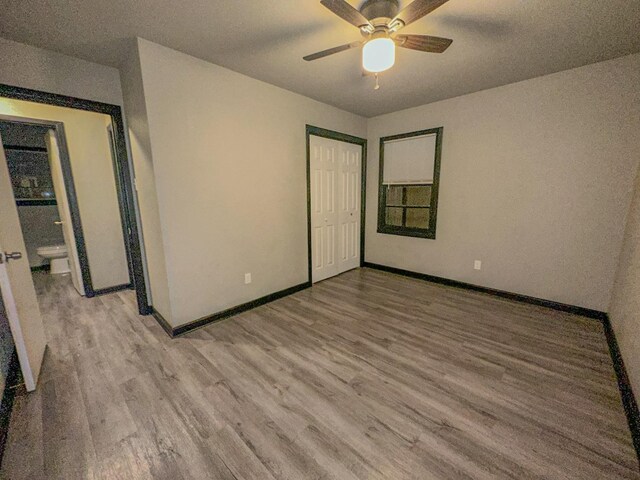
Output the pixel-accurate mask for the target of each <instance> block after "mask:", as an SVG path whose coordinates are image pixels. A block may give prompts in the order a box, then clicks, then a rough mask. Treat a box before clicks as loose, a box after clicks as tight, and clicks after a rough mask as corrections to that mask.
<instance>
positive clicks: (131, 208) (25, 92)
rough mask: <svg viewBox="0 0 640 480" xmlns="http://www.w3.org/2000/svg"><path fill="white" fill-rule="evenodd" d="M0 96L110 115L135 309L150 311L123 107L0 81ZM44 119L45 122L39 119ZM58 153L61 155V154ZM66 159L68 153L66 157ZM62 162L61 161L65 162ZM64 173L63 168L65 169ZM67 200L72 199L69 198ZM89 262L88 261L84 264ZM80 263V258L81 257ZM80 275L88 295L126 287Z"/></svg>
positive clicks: (141, 311) (143, 312) (62, 139)
mask: <svg viewBox="0 0 640 480" xmlns="http://www.w3.org/2000/svg"><path fill="white" fill-rule="evenodd" d="M0 97H4V98H11V99H14V100H25V101H28V102H35V103H43V104H46V105H53V106H57V107H66V108H74V109H76V110H85V111H89V112H96V113H102V114H105V115H109V116H110V117H111V124H112V125H113V134H114V135H113V136H114V143H115V154H116V158H117V161H118V166H119V167H120V172H121V178H120V177H118V176H116V179H115V181H116V187H117V189H118V192H119V194H120V193H121V194H122V198H123V199H124V201H125V205H121V206H120V208H121V213H122V215H121V216H122V221H123V222H124V223H125V224H126V226H127V230H128V236H126V237H125V241H126V243H127V244H128V247H129V251H130V252H131V263H132V267H133V273H134V274H133V278H132V279H131V280H132V282H133V285H134V287H135V290H136V299H137V302H138V311H139V313H140V314H141V315H149V314H150V313H151V310H152V308H151V305H149V299H148V298H147V289H146V284H145V280H144V267H143V260H142V247H141V243H140V242H141V239H140V235H139V231H138V222H137V219H136V210H135V200H134V198H135V192H134V188H133V178H134V175H133V171H132V167H131V165H130V163H129V155H128V152H127V144H126V136H125V130H124V119H123V115H122V108H121V107H120V106H118V105H112V104H109V103H102V102H96V101H93V100H84V99H81V98H75V97H68V96H66V95H59V94H56V93H48V92H41V91H39V90H31V89H29V88H22V87H16V86H12V85H6V84H2V83H0ZM39 123H46V122H39ZM52 123H60V122H52ZM60 127H62V130H60V131H61V132H64V127H63V126H62V125H60ZM58 137H59V138H58V140H59V141H60V142H61V144H64V148H61V150H66V148H67V146H66V139H65V137H64V134H62V135H58ZM61 156H64V154H62V155H61ZM67 160H68V157H67ZM64 163H65V162H63V164H64ZM64 173H65V176H66V173H67V172H66V171H65V172H64ZM70 203H72V202H71V199H70ZM70 208H71V210H72V218H73V217H74V215H73V210H74V209H77V203H75V205H72V206H70ZM77 213H78V215H77V218H78V221H79V219H80V216H79V210H78V211H77ZM75 226H76V225H75V221H74V229H75ZM80 241H81V240H80V239H79V238H78V236H77V235H76V243H78V257H80V258H81V257H82V256H81V254H80V251H81V250H82V251H83V252H84V255H85V261H86V259H87V258H86V248H85V245H84V239H82V245H79V244H80ZM87 265H88V264H87ZM81 266H82V260H81ZM86 277H88V280H89V281H88V283H87V281H86ZM82 279H83V283H84V284H85V295H86V296H87V297H93V296H95V295H100V294H103V293H109V292H112V291H114V288H115V289H119V288H127V287H128V286H129V285H123V286H121V287H113V288H106V289H101V290H93V288H92V285H91V277H90V276H89V271H88V269H87V271H86V275H85V268H84V267H82Z"/></svg>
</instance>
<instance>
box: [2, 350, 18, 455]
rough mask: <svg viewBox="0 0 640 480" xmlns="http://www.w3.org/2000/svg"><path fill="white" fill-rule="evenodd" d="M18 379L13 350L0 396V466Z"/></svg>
mask: <svg viewBox="0 0 640 480" xmlns="http://www.w3.org/2000/svg"><path fill="white" fill-rule="evenodd" d="M19 379H20V363H19V362H18V354H17V352H16V350H15V349H14V350H13V354H12V355H11V361H10V362H9V370H8V371H7V379H6V383H5V385H4V392H3V394H2V403H1V404H0V466H1V465H2V458H3V457H4V447H5V445H6V443H7V435H8V434H9V424H10V422H11V411H12V410H13V400H14V398H15V396H16V389H17V387H18V384H19Z"/></svg>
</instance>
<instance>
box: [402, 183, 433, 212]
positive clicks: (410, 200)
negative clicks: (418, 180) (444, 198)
mask: <svg viewBox="0 0 640 480" xmlns="http://www.w3.org/2000/svg"><path fill="white" fill-rule="evenodd" d="M406 188H407V205H420V206H425V207H428V206H429V205H430V204H431V185H418V186H415V187H406Z"/></svg>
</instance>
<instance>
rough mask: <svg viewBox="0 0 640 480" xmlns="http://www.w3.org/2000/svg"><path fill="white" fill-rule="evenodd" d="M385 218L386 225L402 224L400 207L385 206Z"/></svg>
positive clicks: (398, 225) (399, 225)
mask: <svg viewBox="0 0 640 480" xmlns="http://www.w3.org/2000/svg"><path fill="white" fill-rule="evenodd" d="M386 210H387V212H386V220H385V223H386V224H387V225H391V226H394V227H401V226H402V210H403V209H402V208H395V207H387V209H386Z"/></svg>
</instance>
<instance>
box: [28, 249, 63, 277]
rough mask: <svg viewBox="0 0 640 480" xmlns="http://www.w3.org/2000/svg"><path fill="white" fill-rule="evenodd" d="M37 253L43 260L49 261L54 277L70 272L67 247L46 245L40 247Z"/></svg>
mask: <svg viewBox="0 0 640 480" xmlns="http://www.w3.org/2000/svg"><path fill="white" fill-rule="evenodd" d="M36 253H37V254H38V255H40V256H41V257H42V258H48V259H49V263H50V265H51V271H50V273H51V274H52V275H57V274H61V273H69V272H70V270H69V258H68V257H67V247H66V246H65V245H45V246H43V247H38V248H37V249H36Z"/></svg>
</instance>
